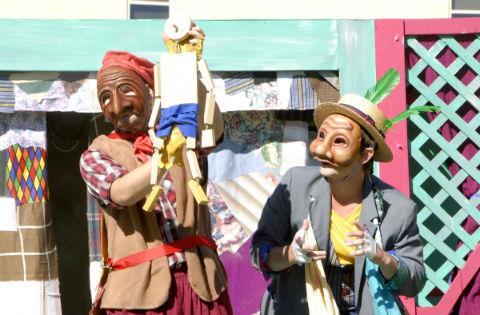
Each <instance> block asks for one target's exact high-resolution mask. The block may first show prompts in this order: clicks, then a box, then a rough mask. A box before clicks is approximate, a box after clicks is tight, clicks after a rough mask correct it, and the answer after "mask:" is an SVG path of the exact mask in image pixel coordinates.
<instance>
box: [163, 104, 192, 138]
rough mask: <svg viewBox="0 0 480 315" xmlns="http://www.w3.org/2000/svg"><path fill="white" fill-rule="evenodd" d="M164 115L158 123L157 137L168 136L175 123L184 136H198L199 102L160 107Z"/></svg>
mask: <svg viewBox="0 0 480 315" xmlns="http://www.w3.org/2000/svg"><path fill="white" fill-rule="evenodd" d="M160 110H161V112H162V116H161V117H160V123H159V125H158V130H157V137H168V136H169V135H170V131H171V130H172V127H173V125H174V124H176V125H177V126H178V129H180V131H181V132H182V135H183V136H184V137H192V138H196V137H197V125H198V122H197V115H198V104H197V103H185V104H179V105H174V106H171V107H167V108H162V109H160Z"/></svg>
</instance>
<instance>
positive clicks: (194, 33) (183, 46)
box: [160, 21, 205, 59]
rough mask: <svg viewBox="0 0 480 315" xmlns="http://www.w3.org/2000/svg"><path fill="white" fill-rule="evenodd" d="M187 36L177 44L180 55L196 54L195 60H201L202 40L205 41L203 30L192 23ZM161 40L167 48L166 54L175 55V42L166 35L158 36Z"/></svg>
mask: <svg viewBox="0 0 480 315" xmlns="http://www.w3.org/2000/svg"><path fill="white" fill-rule="evenodd" d="M187 33H188V36H187V37H186V38H185V39H184V40H182V41H180V42H179V43H178V46H179V48H180V53H186V52H193V51H194V52H196V53H197V58H198V59H200V58H202V53H203V40H204V39H205V33H204V32H203V30H202V29H201V28H200V27H199V26H197V25H196V24H195V22H193V21H192V28H191V29H190V30H189V31H188V32H187ZM160 36H162V38H163V42H164V43H165V46H167V50H168V53H170V54H177V53H179V52H178V51H177V50H176V45H175V41H174V40H173V39H171V38H169V37H168V35H167V34H165V33H162V34H160Z"/></svg>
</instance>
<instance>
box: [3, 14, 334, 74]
mask: <svg viewBox="0 0 480 315" xmlns="http://www.w3.org/2000/svg"><path fill="white" fill-rule="evenodd" d="M164 22H165V21H164V20H41V19H38V20H34V19H0V30H1V32H0V70H4V71H97V70H98V69H99V68H100V66H101V60H102V57H103V55H104V54H105V52H106V51H108V50H125V51H130V52H132V53H134V54H137V55H138V56H141V57H145V58H147V59H149V60H151V61H153V62H155V61H157V60H158V59H159V56H160V53H162V52H166V50H165V47H164V44H163V41H162V40H161V37H160V33H161V32H162V31H163V26H164ZM197 24H198V25H199V26H201V27H202V28H203V29H204V30H205V33H206V34H207V38H206V40H205V46H204V58H205V59H206V60H207V61H208V65H209V68H210V70H212V71H288V70H337V69H338V32H337V22H336V20H233V21H207V20H202V21H197Z"/></svg>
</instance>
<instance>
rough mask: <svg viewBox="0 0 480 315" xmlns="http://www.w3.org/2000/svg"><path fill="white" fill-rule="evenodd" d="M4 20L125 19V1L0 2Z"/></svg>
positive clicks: (17, 0)
mask: <svg viewBox="0 0 480 315" xmlns="http://www.w3.org/2000/svg"><path fill="white" fill-rule="evenodd" d="M0 18H4V19H126V18H127V0H0Z"/></svg>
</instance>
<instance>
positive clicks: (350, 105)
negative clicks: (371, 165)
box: [313, 94, 393, 162]
mask: <svg viewBox="0 0 480 315" xmlns="http://www.w3.org/2000/svg"><path fill="white" fill-rule="evenodd" d="M330 114H341V115H344V116H347V117H348V118H351V119H353V120H354V121H355V122H357V123H358V124H359V125H360V126H362V127H363V128H364V129H365V130H366V131H367V132H368V134H369V135H370V136H371V137H372V138H373V139H374V140H375V142H376V143H377V147H376V149H375V154H374V155H373V159H374V160H375V161H379V162H390V161H391V160H392V159H393V154H392V151H391V150H390V148H389V147H388V145H387V143H386V142H385V135H384V133H383V132H382V131H381V130H382V129H383V128H384V127H385V121H386V120H387V117H385V114H384V113H383V112H382V111H381V110H380V109H379V108H378V106H377V105H375V104H373V103H372V102H370V101H369V100H367V99H366V98H364V97H361V96H359V95H356V94H345V95H343V96H342V97H341V98H340V100H339V101H338V103H333V102H326V103H322V104H320V105H318V106H317V108H315V112H314V113H313V117H314V120H315V125H316V126H317V128H320V125H321V124H322V122H323V120H324V119H325V118H326V117H327V116H328V115H330Z"/></svg>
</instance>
